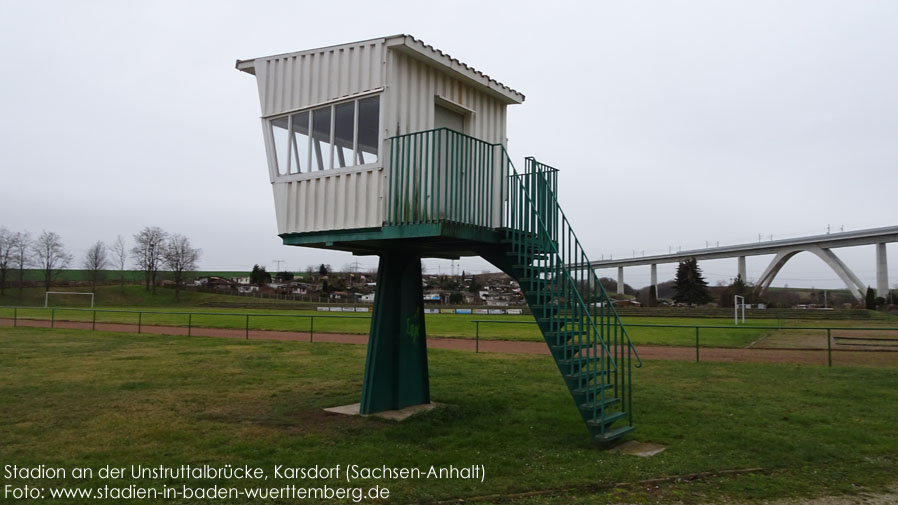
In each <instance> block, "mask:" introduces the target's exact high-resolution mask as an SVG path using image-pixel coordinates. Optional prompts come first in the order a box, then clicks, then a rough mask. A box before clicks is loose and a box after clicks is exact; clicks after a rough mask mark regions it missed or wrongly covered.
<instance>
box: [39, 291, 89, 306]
mask: <svg viewBox="0 0 898 505" xmlns="http://www.w3.org/2000/svg"><path fill="white" fill-rule="evenodd" d="M88 297H89V300H90V307H91V308H93V306H94V294H93V293H76V292H74V291H47V292H46V293H44V308H46V307H49V306H50V302H51V299H52V300H53V303H54V304H56V305H57V306H60V305H66V306H68V305H72V304H73V303H74V304H78V303H79V302H80V303H84V304H87V303H88Z"/></svg>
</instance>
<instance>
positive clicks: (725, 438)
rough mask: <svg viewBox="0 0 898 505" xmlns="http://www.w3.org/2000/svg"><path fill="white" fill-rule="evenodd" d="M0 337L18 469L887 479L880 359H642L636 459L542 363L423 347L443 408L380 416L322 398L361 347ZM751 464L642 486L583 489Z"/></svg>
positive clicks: (543, 480) (453, 484)
mask: <svg viewBox="0 0 898 505" xmlns="http://www.w3.org/2000/svg"><path fill="white" fill-rule="evenodd" d="M0 345H2V346H3V352H2V353H0V369H2V370H3V371H4V374H3V375H4V380H3V381H2V382H0V405H2V406H4V408H2V409H0V426H2V428H0V429H2V432H3V437H2V439H3V443H2V444H0V461H4V462H15V464H18V465H37V464H48V465H58V466H68V467H72V466H75V465H78V466H90V467H100V466H103V465H107V464H110V465H114V466H127V465H131V464H136V463H141V464H149V465H159V464H164V465H168V466H174V465H180V464H204V463H208V464H219V465H220V464H225V463H229V464H234V465H238V464H239V465H243V464H247V465H251V466H262V467H265V468H271V467H272V466H273V465H275V464H286V465H289V466H311V465H315V464H317V465H328V466H332V465H336V464H338V463H339V464H343V465H346V464H350V463H352V464H359V465H366V466H377V467H379V466H381V465H387V466H389V467H396V466H418V467H423V466H427V465H448V464H455V465H459V466H464V465H472V464H482V465H484V466H485V469H486V479H485V482H483V483H480V482H479V481H478V482H473V481H459V480H426V481H411V480H385V481H378V482H379V483H380V484H382V485H385V486H387V487H388V488H389V489H390V491H391V496H392V497H393V499H394V501H395V502H397V503H405V502H418V501H424V502H426V501H431V500H443V499H454V498H462V497H470V496H477V495H486V494H507V493H521V492H529V491H535V490H546V489H562V488H578V489H581V488H582V489H583V490H581V491H573V492H568V493H567V494H564V493H562V495H563V497H561V498H559V497H555V498H552V497H529V498H517V499H512V500H511V501H512V502H513V503H550V502H551V503H573V502H576V503H609V502H615V501H620V500H626V501H634V502H644V501H646V502H647V501H655V500H660V501H662V502H669V501H673V500H675V499H676V500H683V501H685V502H686V503H701V502H712V503H713V502H719V501H721V500H723V499H725V498H726V499H731V500H732V499H738V500H739V501H740V502H741V501H743V500H749V499H767V498H774V497H781V496H797V497H807V496H815V495H826V494H843V493H856V492H857V491H858V490H859V489H861V488H865V487H866V488H871V489H874V490H881V489H883V488H884V486H887V485H890V484H894V483H895V482H896V477H895V474H894V468H895V465H896V463H898V388H895V387H894V386H895V384H896V383H898V374H896V372H895V370H893V369H881V368H867V367H865V368H851V367H840V368H838V369H827V368H824V367H817V366H788V365H760V364H708V363H702V364H694V363H680V362H660V361H657V362H649V363H647V364H646V366H645V368H644V369H642V370H638V371H636V375H635V384H636V389H635V392H634V398H633V400H634V404H635V405H636V412H635V423H636V425H637V427H638V429H637V432H636V438H637V439H638V440H640V441H643V442H655V443H660V444H664V445H666V446H667V447H668V448H667V450H666V451H665V452H663V453H661V454H660V455H657V456H654V457H652V458H648V459H641V458H636V457H632V456H622V455H618V454H614V453H610V452H605V451H601V450H598V449H597V448H596V447H595V446H593V445H592V444H591V443H590V442H589V440H588V437H587V433H586V430H585V428H584V427H583V424H582V421H581V420H580V418H579V416H578V415H577V412H576V410H575V408H574V406H573V404H572V403H571V400H570V398H569V396H568V394H567V391H566V390H565V387H564V385H563V383H562V381H561V380H560V377H559V376H558V372H557V370H556V369H555V365H554V364H553V363H552V361H551V360H550V359H549V358H548V357H545V356H525V355H483V354H481V355H474V354H470V353H464V352H454V351H442V350H431V351H430V360H429V361H430V373H431V389H432V396H433V399H434V401H437V402H440V403H444V404H446V406H444V407H440V408H438V409H437V410H435V411H434V412H431V413H428V414H424V415H419V416H416V417H413V418H411V419H410V420H407V421H405V422H403V423H394V422H389V421H384V420H379V419H373V418H367V419H360V418H354V417H343V416H339V415H332V414H326V413H323V412H322V411H321V409H322V408H323V407H328V406H334V405H342V404H347V403H352V402H356V401H358V396H359V391H360V388H361V380H362V370H363V366H364V357H365V349H364V347H362V346H352V345H340V344H325V343H317V344H314V345H311V344H304V343H297V342H275V341H250V342H244V341H232V340H225V339H215V338H202V337H200V338H197V337H194V338H192V339H187V338H184V337H167V336H146V335H134V334H127V335H123V334H115V333H104V332H95V333H94V332H87V331H77V330H54V331H47V330H43V329H36V328H16V329H13V328H0ZM758 467H760V468H763V472H760V473H752V474H747V475H741V476H728V477H717V478H710V479H707V480H704V481H701V482H694V483H671V484H666V485H661V486H660V487H659V488H657V489H655V488H654V486H653V487H652V489H651V490H650V491H648V492H646V491H645V490H644V489H642V488H640V487H636V488H629V489H628V490H623V489H625V488H620V489H618V490H617V491H614V490H610V491H609V490H605V491H601V492H599V491H596V490H595V489H594V488H596V486H605V485H608V486H611V485H613V484H615V483H619V482H634V481H639V480H644V479H652V478H663V477H666V476H671V475H682V474H690V473H696V472H715V471H721V470H729V469H746V468H758ZM328 482H329V483H330V484H333V485H340V483H339V482H330V481H328ZM104 483H106V482H104V481H100V480H98V479H88V480H86V481H73V480H71V479H66V480H63V481H48V480H43V481H42V480H40V479H36V480H33V481H30V484H31V485H35V486H43V487H46V486H51V485H55V486H59V485H65V484H67V485H73V486H74V485H79V486H82V487H83V486H100V485H103V484H104ZM132 483H133V484H137V485H160V483H159V482H151V481H141V480H136V481H130V480H129V481H128V484H132ZM212 483H213V481H209V482H206V484H207V485H211V484H212ZM214 483H218V484H220V485H241V486H242V485H243V484H254V483H253V482H243V481H241V482H232V481H231V482H228V481H214ZM316 483H318V484H320V482H316ZM374 483H375V482H374V481H369V482H363V484H365V485H369V484H374ZM171 484H177V482H172V483H171ZM193 484H196V483H193ZM259 484H263V483H259ZM270 484H271V483H268V484H265V485H270ZM612 487H613V486H612ZM586 489H593V490H592V491H586ZM559 493H560V492H559ZM6 501H7V502H9V503H16V501H15V500H6ZM93 503H106V502H104V501H103V500H94V501H93ZM119 503H121V502H119ZM171 503H181V502H178V501H172V502H171ZM183 503H187V501H184V502H183ZM190 503H204V502H203V501H195V500H194V501H190ZM216 503H230V502H228V501H216ZM266 503H286V502H285V501H284V502H281V501H277V500H272V501H267V502H266Z"/></svg>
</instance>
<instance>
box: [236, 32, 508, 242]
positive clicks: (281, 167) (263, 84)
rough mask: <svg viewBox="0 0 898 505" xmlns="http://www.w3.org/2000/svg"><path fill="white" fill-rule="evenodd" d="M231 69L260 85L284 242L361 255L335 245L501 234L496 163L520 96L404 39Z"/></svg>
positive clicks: (375, 41) (244, 63)
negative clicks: (444, 228) (428, 232)
mask: <svg viewBox="0 0 898 505" xmlns="http://www.w3.org/2000/svg"><path fill="white" fill-rule="evenodd" d="M237 68H238V69H239V70H241V71H244V72H247V73H250V74H253V75H255V76H256V81H257V84H258V90H259V100H260V103H261V111H262V117H261V119H262V130H263V132H264V139H265V150H266V153H267V161H268V171H269V176H270V179H271V183H272V188H273V192H274V201H275V211H276V215H277V228H278V234H279V235H280V236H281V237H283V238H284V241H285V243H287V244H295V245H312V246H319V247H335V248H343V249H347V250H358V249H359V248H358V247H356V246H349V247H340V245H339V244H340V243H344V244H345V243H346V240H348V239H350V238H354V239H356V241H355V243H356V245H357V244H358V241H364V240H363V239H364V238H365V237H366V236H365V235H362V234H359V232H363V231H367V232H372V231H376V230H381V231H383V228H384V227H385V226H387V227H394V228H395V227H403V226H405V227H408V226H414V225H421V224H435V223H447V222H448V223H453V224H461V225H468V226H473V227H479V228H485V229H490V228H492V229H495V228H498V227H499V226H500V222H501V219H502V218H501V212H502V211H501V208H502V205H501V202H502V199H503V198H504V197H505V195H504V194H503V186H504V180H503V177H504V172H503V170H505V168H504V167H503V163H501V162H497V161H496V159H497V158H501V157H502V156H505V154H504V150H503V149H502V147H504V145H505V142H506V107H507V106H508V105H511V104H520V103H522V102H523V100H524V96H523V95H522V94H521V93H519V92H517V91H515V90H513V89H511V88H509V87H508V86H505V85H504V84H501V83H499V82H497V81H496V80H494V79H492V78H490V77H489V76H487V75H485V74H483V73H482V72H479V71H477V70H475V69H473V68H471V67H469V66H468V65H466V64H464V63H462V62H460V61H458V60H456V59H454V58H452V57H450V56H449V55H447V54H445V53H443V52H442V51H439V50H437V49H434V48H433V47H431V46H429V45H426V44H424V43H423V42H421V41H420V40H417V39H415V38H414V37H411V36H409V35H394V36H390V37H384V38H378V39H371V40H365V41H362V42H354V43H351V44H342V45H337V46H331V47H324V48H319V49H310V50H305V51H298V52H294V53H288V54H279V55H274V56H265V57H260V58H253V59H248V60H238V62H237ZM344 232H355V233H350V234H347V233H344ZM395 235H396V234H395V233H394V234H393V236H395ZM367 237H369V238H375V237H376V235H368V236H367ZM335 242H337V245H335Z"/></svg>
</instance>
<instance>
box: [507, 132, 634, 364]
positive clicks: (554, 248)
mask: <svg viewBox="0 0 898 505" xmlns="http://www.w3.org/2000/svg"><path fill="white" fill-rule="evenodd" d="M502 152H503V153H504V154H505V157H506V158H507V159H508V165H509V168H511V172H512V173H511V174H509V176H508V177H509V178H512V177H517V178H520V177H521V174H519V173H518V171H517V170H516V169H515V167H514V163H513V162H512V161H511V157H510V156H509V155H508V152H507V151H506V150H505V147H504V146H502ZM553 170H557V169H553ZM522 189H523V188H522ZM522 194H523V195H524V198H526V201H527V202H528V203H529V204H530V205H531V206H533V205H534V204H533V202H532V200H531V199H530V195H528V194H527V192H526V191H522ZM558 211H559V212H561V213H562V216H563V215H564V212H563V211H562V210H561V207H560V206H558ZM536 219H537V222H538V223H539V224H540V225H541V226H542V228H543V232H544V233H546V234H548V233H549V227H548V226H547V225H546V223H545V221H544V220H543V217H542V216H541V215H539V213H536ZM565 222H567V221H566V218H565ZM567 223H568V226H570V223H569V222H567ZM549 244H550V247H551V248H552V251H551V252H552V253H553V254H555V256H556V258H558V259H560V260H562V261H560V264H561V271H562V273H564V275H566V276H567V277H568V279H570V280H571V281H573V279H574V278H573V276H571V274H570V271H569V269H568V268H567V265H565V263H564V258H563V257H562V255H561V253H560V251H559V250H558V245H557V244H556V243H555V242H554V241H552V240H549ZM578 244H579V242H578ZM574 285H575V286H576V284H574ZM573 291H574V294H575V295H576V296H577V300H578V301H579V302H580V304H581V305H582V306H583V307H588V305H586V302H585V301H584V300H583V297H582V296H581V295H580V290H579V289H576V288H575V289H574V290H573ZM605 296H606V297H607V294H606V295H605ZM585 314H586V319H587V321H588V324H590V325H591V326H592V328H593V330H594V332H595V335H596V338H597V339H598V342H599V343H600V344H601V345H602V349H604V350H605V352H606V353H607V356H608V359H609V360H610V361H611V364H612V365H613V366H614V369H617V362H616V361H615V359H614V353H612V352H611V349H609V348H608V345H607V343H606V342H605V339H604V338H603V337H602V332H601V331H599V328H598V327H597V326H596V322H595V319H594V318H593V317H592V314H590V312H589V310H586V312H585ZM614 316H615V318H616V320H617V322H618V323H620V318H619V317H618V316H617V313H615V314H614ZM620 326H621V329H623V324H622V323H620ZM628 341H629V337H628ZM630 346H631V347H632V342H630ZM637 357H638V356H637ZM641 366H642V360H640V361H639V364H638V365H637V366H636V368H640V367H641Z"/></svg>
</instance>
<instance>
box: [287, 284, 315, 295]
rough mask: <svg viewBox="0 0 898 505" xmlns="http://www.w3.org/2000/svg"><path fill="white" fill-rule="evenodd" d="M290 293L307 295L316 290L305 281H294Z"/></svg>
mask: <svg viewBox="0 0 898 505" xmlns="http://www.w3.org/2000/svg"><path fill="white" fill-rule="evenodd" d="M289 289H290V293H291V294H294V295H307V294H309V291H314V288H312V286H311V285H309V284H307V283H305V282H294V283H292V284H290V288H289Z"/></svg>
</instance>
